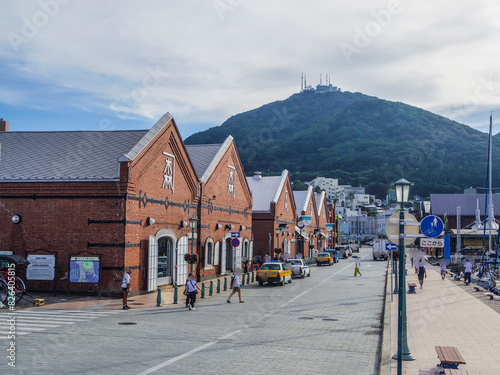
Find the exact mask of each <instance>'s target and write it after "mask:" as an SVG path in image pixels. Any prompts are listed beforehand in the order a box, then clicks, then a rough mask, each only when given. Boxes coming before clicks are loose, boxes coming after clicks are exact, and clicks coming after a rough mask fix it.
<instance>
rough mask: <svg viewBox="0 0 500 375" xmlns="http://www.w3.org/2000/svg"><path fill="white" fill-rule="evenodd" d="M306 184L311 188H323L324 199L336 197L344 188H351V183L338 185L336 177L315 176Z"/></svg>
mask: <svg viewBox="0 0 500 375" xmlns="http://www.w3.org/2000/svg"><path fill="white" fill-rule="evenodd" d="M307 184H308V185H310V186H312V187H313V188H315V187H316V186H318V187H319V188H320V189H321V190H324V191H325V193H326V199H328V200H330V199H333V198H338V197H339V196H340V195H341V194H342V193H344V191H345V189H348V188H351V185H339V180H338V179H337V178H326V177H316V178H315V179H314V180H312V181H311V182H309V183H307ZM363 193H364V191H363Z"/></svg>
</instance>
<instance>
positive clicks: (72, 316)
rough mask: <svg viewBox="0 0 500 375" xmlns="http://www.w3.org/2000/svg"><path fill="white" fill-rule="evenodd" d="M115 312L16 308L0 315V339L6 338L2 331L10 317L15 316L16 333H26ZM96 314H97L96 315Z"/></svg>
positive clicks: (84, 320)
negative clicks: (11, 311)
mask: <svg viewBox="0 0 500 375" xmlns="http://www.w3.org/2000/svg"><path fill="white" fill-rule="evenodd" d="M116 313H117V312H115V311H109V312H107V311H106V312H104V311H103V312H98V314H96V313H94V312H92V311H82V310H71V311H64V310H54V311H50V310H18V311H16V312H14V313H8V315H5V316H4V318H2V315H0V340H5V339H7V338H8V332H4V331H5V330H6V329H7V328H10V326H11V322H10V320H7V319H10V318H12V317H15V322H16V334H17V333H19V334H23V335H27V334H29V333H33V332H40V331H45V330H46V329H47V328H57V327H61V326H68V325H72V324H75V323H80V322H87V321H89V320H91V319H96V318H99V317H103V316H106V315H108V316H109V315H114V314H116ZM96 315H97V316H96Z"/></svg>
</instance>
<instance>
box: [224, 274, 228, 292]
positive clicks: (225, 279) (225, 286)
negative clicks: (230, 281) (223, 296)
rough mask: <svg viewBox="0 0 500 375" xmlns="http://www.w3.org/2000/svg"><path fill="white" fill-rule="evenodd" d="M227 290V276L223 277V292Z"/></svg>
mask: <svg viewBox="0 0 500 375" xmlns="http://www.w3.org/2000/svg"><path fill="white" fill-rule="evenodd" d="M226 290H227V277H224V292H225V291H226Z"/></svg>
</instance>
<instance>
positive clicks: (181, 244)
mask: <svg viewBox="0 0 500 375" xmlns="http://www.w3.org/2000/svg"><path fill="white" fill-rule="evenodd" d="M187 253H188V237H187V236H184V237H181V238H179V241H177V264H176V267H175V268H176V272H175V282H176V284H177V285H184V284H185V283H186V279H187V275H188V264H187V262H186V260H185V259H184V254H187Z"/></svg>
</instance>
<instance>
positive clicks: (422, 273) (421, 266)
mask: <svg viewBox="0 0 500 375" xmlns="http://www.w3.org/2000/svg"><path fill="white" fill-rule="evenodd" d="M424 278H427V271H426V270H425V264H424V262H423V259H422V258H420V261H419V262H418V282H419V284H420V289H422V287H423V286H424Z"/></svg>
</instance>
